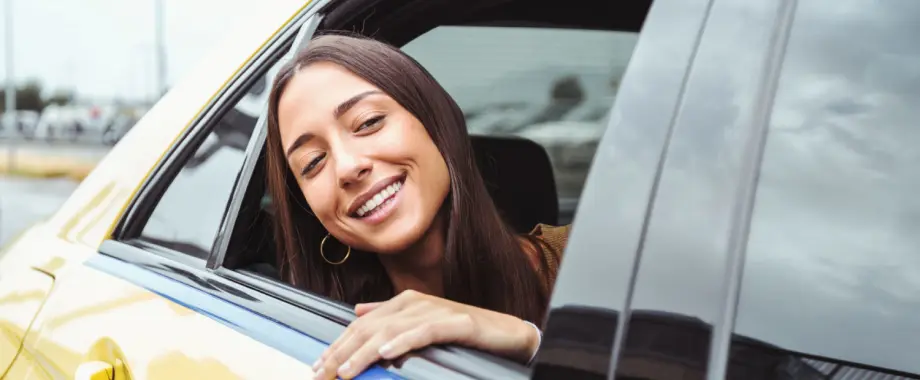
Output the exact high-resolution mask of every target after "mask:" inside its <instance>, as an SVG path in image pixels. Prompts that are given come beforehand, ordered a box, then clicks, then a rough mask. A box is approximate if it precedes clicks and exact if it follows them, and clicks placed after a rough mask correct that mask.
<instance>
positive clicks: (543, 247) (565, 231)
mask: <svg viewBox="0 0 920 380" xmlns="http://www.w3.org/2000/svg"><path fill="white" fill-rule="evenodd" d="M571 227H572V226H571V225H570V224H569V225H564V226H553V225H549V224H538V225H536V226H535V227H534V228H533V230H531V231H530V233H529V234H527V237H528V238H530V239H531V241H534V243H537V245H539V246H540V247H539V248H537V247H533V248H535V249H532V250H531V249H528V251H529V252H528V254H530V256H531V259H532V260H533V264H534V267H535V268H537V271H538V272H540V273H541V275H542V276H543V277H544V279H545V281H546V285H547V286H548V287H547V289H552V286H553V283H554V282H555V279H556V273H557V272H558V270H559V264H560V263H561V261H562V253H563V251H565V245H566V243H567V242H568V240H569V230H571Z"/></svg>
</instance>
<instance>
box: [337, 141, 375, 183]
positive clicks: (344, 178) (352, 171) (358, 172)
mask: <svg viewBox="0 0 920 380" xmlns="http://www.w3.org/2000/svg"><path fill="white" fill-rule="evenodd" d="M337 153H338V154H336V156H335V166H336V173H337V175H338V178H339V187H341V188H343V189H347V188H348V187H350V186H354V184H356V183H359V182H361V181H363V180H364V179H365V178H367V177H368V176H369V175H370V174H371V171H372V170H373V168H374V165H373V163H372V162H371V160H370V159H369V158H367V157H366V156H364V155H362V154H360V153H355V152H352V151H351V150H349V149H347V148H344V149H339V151H338V152H337Z"/></svg>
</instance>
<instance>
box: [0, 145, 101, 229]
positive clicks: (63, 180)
mask: <svg viewBox="0 0 920 380" xmlns="http://www.w3.org/2000/svg"><path fill="white" fill-rule="evenodd" d="M108 150H109V148H108V147H106V146H104V145H100V144H68V143H44V142H25V141H10V140H3V139H0V246H3V245H5V244H6V243H8V242H9V239H10V238H12V237H13V236H15V235H16V234H17V233H19V232H20V231H22V230H23V229H25V228H27V227H29V226H30V225H32V224H34V223H36V222H39V221H41V220H42V219H45V218H47V217H49V216H51V214H53V213H54V211H56V210H57V209H58V207H60V206H61V204H63V203H64V201H65V200H67V198H68V197H69V196H70V194H71V193H72V192H73V190H74V189H76V187H77V185H78V184H79V178H80V177H79V176H77V175H68V172H77V171H87V170H89V169H91V168H92V166H94V164H95V163H96V162H98V161H99V160H100V159H101V158H102V157H103V156H105V154H106V153H107V152H108ZM10 158H12V159H13V165H14V166H13V170H9V167H8V165H9V161H10ZM4 170H5V171H4ZM4 173H7V174H6V175H4ZM10 173H14V174H15V175H10ZM55 173H59V175H54V174H55Z"/></svg>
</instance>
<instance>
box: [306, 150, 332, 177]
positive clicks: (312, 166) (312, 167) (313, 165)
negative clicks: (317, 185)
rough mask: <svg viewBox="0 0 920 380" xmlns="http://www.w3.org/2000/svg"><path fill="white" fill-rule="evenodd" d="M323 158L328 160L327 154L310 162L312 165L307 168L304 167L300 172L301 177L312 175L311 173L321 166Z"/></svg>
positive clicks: (309, 164)
mask: <svg viewBox="0 0 920 380" xmlns="http://www.w3.org/2000/svg"><path fill="white" fill-rule="evenodd" d="M323 158H326V153H323V154H320V155H318V156H316V158H314V159H312V160H310V163H308V164H307V166H304V168H303V170H301V171H300V175H302V176H304V175H307V174H310V172H311V171H313V169H315V168H316V165H319V163H320V162H321V161H322V160H323Z"/></svg>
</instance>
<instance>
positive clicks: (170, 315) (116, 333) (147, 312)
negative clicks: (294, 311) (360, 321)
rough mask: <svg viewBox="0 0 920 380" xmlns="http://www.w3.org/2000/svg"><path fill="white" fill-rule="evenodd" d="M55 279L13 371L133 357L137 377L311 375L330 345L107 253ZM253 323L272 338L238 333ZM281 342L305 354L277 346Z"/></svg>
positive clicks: (62, 371)
mask: <svg viewBox="0 0 920 380" xmlns="http://www.w3.org/2000/svg"><path fill="white" fill-rule="evenodd" d="M105 272H115V273H119V274H120V277H125V278H132V279H133V280H134V281H135V282H138V283H142V284H144V285H146V286H147V287H148V288H144V287H141V286H138V285H135V284H133V283H131V282H129V281H126V280H124V279H122V278H118V277H116V276H113V275H111V274H108V273H105ZM56 285H57V286H56V287H55V289H54V291H53V292H52V293H51V295H50V297H49V298H48V300H47V302H46V305H45V307H44V308H43V309H42V311H41V313H40V314H39V315H38V317H37V318H36V320H35V323H34V325H33V327H32V330H30V332H29V334H28V335H27V336H26V340H25V344H24V347H23V352H22V354H21V355H20V359H19V360H17V362H16V364H15V365H14V367H13V368H11V370H10V373H9V374H8V377H7V378H10V379H56V378H61V377H65V378H69V377H71V376H72V375H73V373H74V371H75V370H76V368H77V367H78V366H79V365H80V364H82V363H85V362H88V361H92V360H103V361H106V362H108V363H109V364H114V360H115V359H121V360H123V361H124V363H126V365H127V368H128V371H129V373H130V375H131V378H132V379H184V378H190V379H207V378H214V379H237V378H239V379H243V378H282V377H290V376H291V375H292V374H296V375H299V376H303V377H307V378H308V377H309V376H310V375H311V373H312V372H311V369H310V366H309V363H312V362H310V361H309V360H311V359H315V358H316V357H318V355H319V353H321V352H322V348H323V347H324V345H323V343H321V342H319V341H317V340H314V339H312V338H309V337H306V336H303V335H298V334H297V333H296V332H293V331H291V330H290V329H287V328H285V327H283V326H281V325H278V324H275V323H274V322H271V321H269V320H267V319H264V318H262V317H261V316H259V315H256V314H253V313H251V312H249V311H247V310H245V309H243V308H241V307H239V306H236V305H233V304H230V303H227V302H224V301H222V300H219V299H216V298H214V297H212V296H210V295H207V294H205V293H203V292H200V291H197V290H195V289H193V288H190V287H188V286H185V285H184V284H181V283H179V282H176V281H174V280H171V279H169V278H166V277H164V276H161V275H159V274H156V273H154V272H152V271H149V270H146V269H143V268H140V267H137V266H134V265H132V264H128V263H125V262H122V261H119V260H117V259H113V258H109V257H106V256H103V255H99V256H98V257H94V258H92V259H90V260H89V261H88V262H87V264H86V265H79V266H76V267H74V268H71V270H69V271H66V273H63V274H62V275H60V276H59V277H58V278H57V280H56ZM255 330H259V331H262V332H264V333H267V335H269V336H271V339H272V340H271V342H269V344H266V343H265V342H264V341H263V342H260V341H257V340H255V339H253V338H251V337H249V336H247V335H245V334H241V333H240V332H244V333H245V332H250V331H255ZM263 335H264V334H263ZM283 344H287V345H291V346H296V347H297V349H298V350H300V352H302V354H300V355H297V356H296V357H295V356H291V355H287V354H285V353H283V352H282V351H279V350H278V349H277V346H278V345H283ZM285 351H287V352H294V351H293V350H285Z"/></svg>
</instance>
